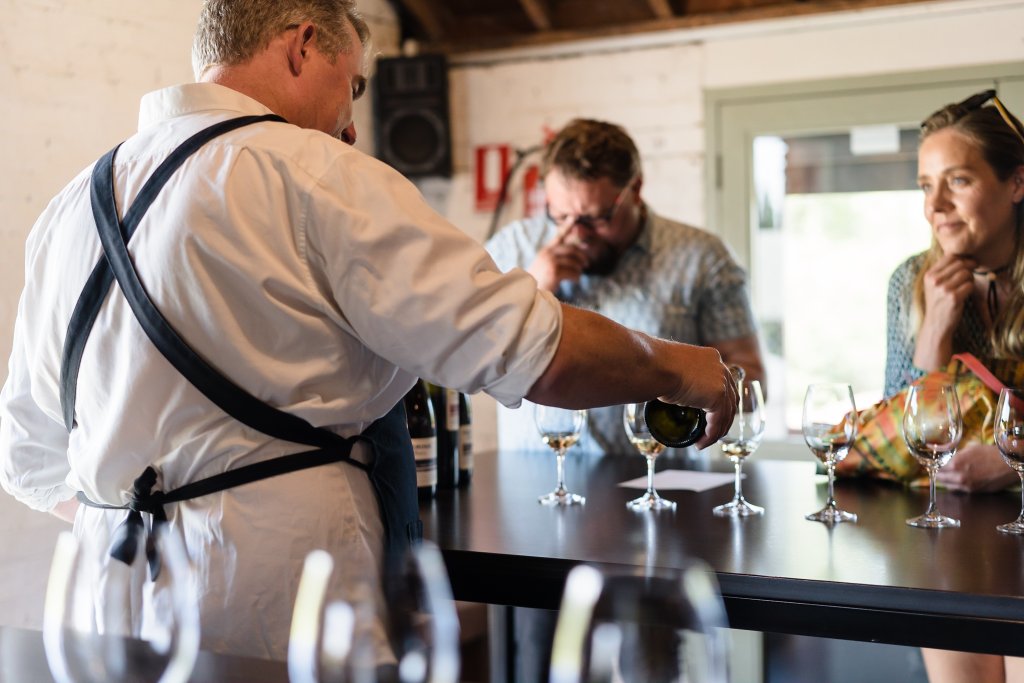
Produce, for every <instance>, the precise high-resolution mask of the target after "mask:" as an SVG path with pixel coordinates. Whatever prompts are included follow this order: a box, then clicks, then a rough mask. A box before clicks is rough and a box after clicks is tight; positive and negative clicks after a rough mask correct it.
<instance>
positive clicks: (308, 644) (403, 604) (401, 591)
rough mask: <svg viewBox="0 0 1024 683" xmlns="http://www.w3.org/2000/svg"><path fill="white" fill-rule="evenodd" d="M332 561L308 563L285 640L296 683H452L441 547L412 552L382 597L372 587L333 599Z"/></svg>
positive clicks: (455, 653)
mask: <svg viewBox="0 0 1024 683" xmlns="http://www.w3.org/2000/svg"><path fill="white" fill-rule="evenodd" d="M333 571H334V560H333V559H332V558H331V556H330V555H328V554H327V553H326V552H324V551H322V550H315V551H313V552H311V553H310V554H309V555H308V556H307V557H306V562H305V564H304V565H303V571H302V576H301V578H300V581H299V590H298V593H297V595H296V598H295V608H294V611H293V613H292V625H291V633H290V636H289V640H288V679H289V681H291V683H330V682H333V681H339V682H341V681H344V682H345V683H381V682H384V681H389V682H390V681H394V682H395V683H455V682H456V681H457V680H458V676H459V622H458V615H457V614H456V612H455V603H454V601H453V600H452V594H451V584H450V583H449V581H448V572H447V571H446V569H445V567H444V561H443V560H442V558H441V553H440V551H439V550H438V549H437V546H435V545H433V544H432V543H430V542H429V541H424V542H423V543H422V544H420V545H418V546H416V547H415V548H413V549H412V550H411V551H410V553H409V555H408V556H407V558H406V562H405V563H404V564H403V565H402V569H401V571H400V572H398V573H394V574H389V575H388V576H387V577H386V578H385V581H384V587H383V591H381V590H380V588H379V587H378V586H376V585H374V584H372V583H371V582H369V581H362V582H357V585H355V586H350V587H349V588H348V589H347V591H346V592H347V595H348V599H339V598H337V597H335V596H333V595H332V591H335V590H336V586H335V585H334V584H333V577H332V574H333Z"/></svg>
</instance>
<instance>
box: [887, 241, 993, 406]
mask: <svg viewBox="0 0 1024 683" xmlns="http://www.w3.org/2000/svg"><path fill="white" fill-rule="evenodd" d="M924 258H925V252H921V253H920V254H917V255H915V256H911V257H910V258H908V259H907V260H906V261H904V262H903V263H901V264H900V265H899V267H898V268H896V270H895V271H893V274H892V277H890V278H889V295H888V317H887V320H888V323H887V326H888V335H887V339H886V357H885V396H886V397H889V396H892V395H893V394H896V393H899V392H900V391H901V390H902V389H903V388H905V387H906V386H908V385H909V384H910V383H911V382H913V381H914V380H916V379H917V378H919V377H921V376H923V375H924V374H925V372H924V370H921V369H920V368H917V367H914V347H915V344H916V342H917V331H916V330H914V329H913V320H912V316H911V306H912V302H913V297H914V280H915V279H916V278H917V274H918V273H919V272H920V271H921V266H922V265H923V264H924ZM964 352H967V353H973V354H974V355H975V356H978V357H980V358H984V357H988V356H991V355H992V343H991V341H990V340H989V337H988V330H986V329H985V324H984V322H983V321H982V318H981V312H980V311H979V310H978V307H977V306H976V305H975V303H974V299H973V298H972V299H968V300H967V303H966V304H964V313H963V317H962V318H961V319H960V324H959V325H958V326H957V328H956V330H955V331H954V333H953V353H964Z"/></svg>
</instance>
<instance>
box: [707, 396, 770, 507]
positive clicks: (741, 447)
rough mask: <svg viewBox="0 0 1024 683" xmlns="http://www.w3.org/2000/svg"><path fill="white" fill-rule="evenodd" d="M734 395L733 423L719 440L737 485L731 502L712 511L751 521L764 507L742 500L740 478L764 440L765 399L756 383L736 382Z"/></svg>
mask: <svg viewBox="0 0 1024 683" xmlns="http://www.w3.org/2000/svg"><path fill="white" fill-rule="evenodd" d="M736 393H737V395H738V397H739V406H738V408H737V410H736V417H734V418H733V420H732V426H730V427H729V432H728V433H727V434H726V435H725V436H723V437H722V439H721V442H722V454H723V455H725V457H727V458H728V459H729V460H731V461H732V464H733V467H734V468H735V470H736V481H735V484H734V487H733V491H734V493H733V496H732V500H730V501H729V502H728V503H723V504H722V505H719V506H718V507H716V508H715V509H714V510H712V512H713V513H714V514H715V515H716V516H718V517H750V516H753V515H763V514H764V508H763V507H760V506H758V505H753V504H751V503H748V502H747V500H746V498H744V497H743V489H742V488H741V486H742V485H741V483H740V482H741V481H742V477H743V474H742V472H741V470H742V468H743V461H744V460H746V459H747V458H748V457H750V456H751V455H752V454H753V453H754V451H756V450H757V447H758V446H759V445H761V438H762V437H763V436H764V426H765V423H764V396H763V395H762V394H761V383H760V382H758V381H757V380H756V379H755V380H753V381H750V382H747V381H744V380H743V379H739V380H737V382H736Z"/></svg>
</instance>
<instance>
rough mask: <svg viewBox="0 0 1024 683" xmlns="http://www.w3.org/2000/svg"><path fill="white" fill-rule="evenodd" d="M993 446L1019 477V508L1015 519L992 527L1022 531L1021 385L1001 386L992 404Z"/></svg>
mask: <svg viewBox="0 0 1024 683" xmlns="http://www.w3.org/2000/svg"><path fill="white" fill-rule="evenodd" d="M995 439H996V446H997V447H998V448H999V453H1000V454H1001V455H1002V456H1003V460H1004V461H1005V462H1006V464H1007V465H1009V466H1010V467H1011V468H1013V469H1014V471H1016V472H1017V475H1018V476H1019V477H1020V481H1021V491H1020V493H1021V509H1020V514H1019V515H1017V519H1015V520H1013V521H1012V522H1007V523H1006V524H1000V525H999V526H997V527H996V529H998V530H999V531H1002V532H1003V533H1007V534H1024V387H1004V388H1003V389H1002V390H1001V391H1000V392H999V403H998V404H997V405H996V424H995Z"/></svg>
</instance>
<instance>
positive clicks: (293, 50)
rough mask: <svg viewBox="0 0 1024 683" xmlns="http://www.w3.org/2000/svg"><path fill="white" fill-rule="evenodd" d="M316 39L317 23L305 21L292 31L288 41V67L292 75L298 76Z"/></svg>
mask: <svg viewBox="0 0 1024 683" xmlns="http://www.w3.org/2000/svg"><path fill="white" fill-rule="evenodd" d="M315 41H316V25H314V24H313V23H311V22H308V21H306V22H303V23H301V24H299V26H298V27H297V28H296V29H295V31H294V32H290V33H289V36H288V42H287V50H288V67H289V68H290V69H291V72H292V75H294V76H298V75H299V74H301V73H302V68H303V67H304V66H305V64H306V61H307V60H308V59H309V51H310V50H311V49H313V44H314V42H315Z"/></svg>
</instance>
